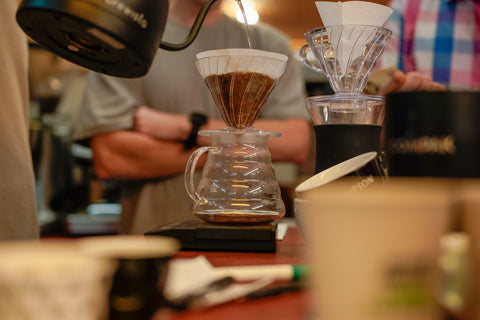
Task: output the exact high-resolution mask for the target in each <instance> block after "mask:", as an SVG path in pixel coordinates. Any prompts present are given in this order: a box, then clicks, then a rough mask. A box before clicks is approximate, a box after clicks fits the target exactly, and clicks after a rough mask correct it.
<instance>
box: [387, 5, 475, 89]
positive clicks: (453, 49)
mask: <svg viewBox="0 0 480 320" xmlns="http://www.w3.org/2000/svg"><path fill="white" fill-rule="evenodd" d="M390 6H391V8H392V9H394V13H392V15H391V17H390V19H389V21H387V23H386V25H385V27H386V28H388V29H390V30H392V32H393V37H392V40H391V41H390V43H389V44H388V46H387V48H385V52H384V54H383V56H382V63H381V64H382V66H383V67H387V66H392V65H394V66H396V67H397V68H399V69H400V70H403V71H404V72H408V71H413V70H416V71H419V72H420V73H422V74H428V75H430V76H431V77H432V78H433V80H435V81H437V82H439V83H442V84H444V85H446V86H447V87H448V88H449V89H453V90H455V89H460V90H461V89H464V90H480V1H473V0H456V1H455V0H453V1H452V0H450V1H448V0H421V1H420V0H392V1H391V3H390Z"/></svg>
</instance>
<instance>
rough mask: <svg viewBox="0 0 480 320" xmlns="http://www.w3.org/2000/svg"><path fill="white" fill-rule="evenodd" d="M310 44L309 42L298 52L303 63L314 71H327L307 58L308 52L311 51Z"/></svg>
mask: <svg viewBox="0 0 480 320" xmlns="http://www.w3.org/2000/svg"><path fill="white" fill-rule="evenodd" d="M310 50H311V49H310V46H309V45H308V44H306V45H304V46H303V47H301V48H300V51H299V52H298V56H299V58H300V60H301V61H302V62H303V64H304V65H305V66H306V67H307V68H309V69H312V70H313V71H316V72H322V73H325V71H323V69H322V68H321V66H320V67H317V66H315V65H314V64H313V63H312V62H310V60H309V59H308V58H307V54H308V52H309V51H310Z"/></svg>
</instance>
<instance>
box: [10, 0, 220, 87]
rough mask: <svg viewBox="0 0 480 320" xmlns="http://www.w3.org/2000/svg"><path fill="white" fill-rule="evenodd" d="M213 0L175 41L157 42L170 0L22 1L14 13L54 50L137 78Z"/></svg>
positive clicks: (191, 36) (32, 34)
mask: <svg viewBox="0 0 480 320" xmlns="http://www.w3.org/2000/svg"><path fill="white" fill-rule="evenodd" d="M181 1H182V0H181ZM215 1H216V0H205V2H204V4H203V6H202V8H201V9H200V11H199V12H198V15H197V18H196V20H195V22H194V23H193V26H192V28H191V30H190V33H189V34H188V35H187V37H186V38H185V39H184V40H183V42H182V43H179V44H172V43H167V42H163V41H161V39H162V35H163V31H164V29H165V24H166V21H167V15H168V7H169V2H168V0H22V1H21V2H20V5H19V7H18V10H17V14H16V18H17V22H18V24H19V25H20V27H21V28H22V29H23V31H24V32H25V33H26V34H27V35H28V36H30V37H31V38H32V39H33V40H35V41H36V42H38V43H39V44H40V45H42V46H43V47H45V48H46V49H47V50H49V51H51V52H52V53H54V54H56V55H58V56H60V57H62V58H64V59H66V60H68V61H70V62H73V63H75V64H77V65H80V66H83V67H85V68H87V69H90V70H93V71H96V72H100V73H105V74H108V75H111V76H116V77H123V78H135V77H140V76H143V75H144V74H146V73H147V71H148V69H149V68H150V65H151V63H152V61H153V57H154V56H155V54H156V52H157V49H158V48H159V47H160V48H162V49H166V50H182V49H184V48H186V47H187V46H189V45H190V44H191V43H192V42H193V40H194V39H195V37H196V36H197V34H198V31H199V29H200V27H201V25H202V23H203V20H204V18H205V15H206V13H207V11H208V9H210V7H211V5H212V4H213V3H214V2H215Z"/></svg>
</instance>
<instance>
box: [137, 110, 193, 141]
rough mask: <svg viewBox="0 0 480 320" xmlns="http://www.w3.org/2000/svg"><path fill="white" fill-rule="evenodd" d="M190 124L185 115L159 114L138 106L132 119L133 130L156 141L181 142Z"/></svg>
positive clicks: (188, 131)
mask: <svg viewBox="0 0 480 320" xmlns="http://www.w3.org/2000/svg"><path fill="white" fill-rule="evenodd" d="M191 129H192V124H191V123H190V120H189V118H188V116H187V115H183V114H174V113H166V112H160V111H157V110H154V109H151V108H149V107H146V106H140V107H139V108H138V110H137V112H136V113H135V116H134V119H133V130H134V131H137V132H141V133H145V134H147V135H149V136H152V137H154V138H157V139H166V140H176V141H183V140H186V139H187V138H188V135H189V133H190V130H191Z"/></svg>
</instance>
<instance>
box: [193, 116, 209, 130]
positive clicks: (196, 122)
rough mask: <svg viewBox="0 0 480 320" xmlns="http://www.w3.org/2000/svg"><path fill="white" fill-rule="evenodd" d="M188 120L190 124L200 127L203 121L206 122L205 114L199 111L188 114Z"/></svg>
mask: <svg viewBox="0 0 480 320" xmlns="http://www.w3.org/2000/svg"><path fill="white" fill-rule="evenodd" d="M190 121H192V124H193V125H194V126H196V125H197V126H198V127H201V126H203V125H204V124H205V123H207V116H205V115H203V114H201V113H192V115H191V116H190Z"/></svg>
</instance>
